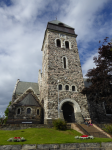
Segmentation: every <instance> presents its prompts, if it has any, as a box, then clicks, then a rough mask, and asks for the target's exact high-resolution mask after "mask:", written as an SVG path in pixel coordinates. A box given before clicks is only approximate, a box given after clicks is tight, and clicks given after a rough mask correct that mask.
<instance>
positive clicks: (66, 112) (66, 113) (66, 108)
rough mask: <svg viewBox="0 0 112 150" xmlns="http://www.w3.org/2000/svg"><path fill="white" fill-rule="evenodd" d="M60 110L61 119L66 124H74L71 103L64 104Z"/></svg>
mask: <svg viewBox="0 0 112 150" xmlns="http://www.w3.org/2000/svg"><path fill="white" fill-rule="evenodd" d="M62 110H63V117H64V119H65V121H66V122H68V123H72V122H75V115H74V108H73V103H71V102H65V103H64V104H63V106H62Z"/></svg>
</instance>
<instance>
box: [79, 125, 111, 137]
mask: <svg viewBox="0 0 112 150" xmlns="http://www.w3.org/2000/svg"><path fill="white" fill-rule="evenodd" d="M76 126H77V127H78V128H79V129H80V130H81V131H82V132H83V133H84V134H86V135H92V136H94V137H100V138H109V137H108V136H107V135H106V134H104V132H103V131H101V130H99V129H98V128H96V127H95V126H94V124H93V126H87V125H85V124H76Z"/></svg>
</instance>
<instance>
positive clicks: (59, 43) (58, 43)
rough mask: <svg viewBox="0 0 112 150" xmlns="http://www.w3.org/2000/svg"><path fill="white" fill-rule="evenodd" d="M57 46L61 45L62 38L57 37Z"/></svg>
mask: <svg viewBox="0 0 112 150" xmlns="http://www.w3.org/2000/svg"><path fill="white" fill-rule="evenodd" d="M56 42H57V47H61V42H60V40H59V39H57V41H56Z"/></svg>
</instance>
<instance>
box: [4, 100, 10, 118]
mask: <svg viewBox="0 0 112 150" xmlns="http://www.w3.org/2000/svg"><path fill="white" fill-rule="evenodd" d="M10 105H11V101H10V102H9V105H8V106H7V108H6V110H5V112H4V113H5V116H6V117H8V114H9V109H8V108H9V106H10Z"/></svg>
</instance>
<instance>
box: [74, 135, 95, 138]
mask: <svg viewBox="0 0 112 150" xmlns="http://www.w3.org/2000/svg"><path fill="white" fill-rule="evenodd" d="M75 139H94V137H93V136H92V135H91V136H88V135H82V136H75Z"/></svg>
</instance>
